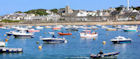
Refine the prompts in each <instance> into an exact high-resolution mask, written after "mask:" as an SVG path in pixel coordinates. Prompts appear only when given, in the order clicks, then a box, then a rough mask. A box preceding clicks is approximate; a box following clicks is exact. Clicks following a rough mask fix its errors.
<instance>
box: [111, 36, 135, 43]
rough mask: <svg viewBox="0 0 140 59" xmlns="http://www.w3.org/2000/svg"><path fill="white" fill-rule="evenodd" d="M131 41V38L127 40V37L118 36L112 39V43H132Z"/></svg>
mask: <svg viewBox="0 0 140 59" xmlns="http://www.w3.org/2000/svg"><path fill="white" fill-rule="evenodd" d="M131 41H132V40H131V39H130V38H125V37H122V36H118V37H115V38H114V39H111V42H113V43H131Z"/></svg>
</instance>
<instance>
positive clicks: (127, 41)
mask: <svg viewBox="0 0 140 59" xmlns="http://www.w3.org/2000/svg"><path fill="white" fill-rule="evenodd" d="M112 42H113V43H114V44H117V43H118V44H121V43H131V40H125V41H112Z"/></svg>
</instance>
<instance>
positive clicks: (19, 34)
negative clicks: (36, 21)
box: [12, 30, 33, 38]
mask: <svg viewBox="0 0 140 59" xmlns="http://www.w3.org/2000/svg"><path fill="white" fill-rule="evenodd" d="M12 34H13V36H14V37H15V38H33V33H28V32H27V31H23V30H21V31H19V32H13V33H12Z"/></svg>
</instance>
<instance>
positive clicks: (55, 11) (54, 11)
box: [50, 9, 58, 13]
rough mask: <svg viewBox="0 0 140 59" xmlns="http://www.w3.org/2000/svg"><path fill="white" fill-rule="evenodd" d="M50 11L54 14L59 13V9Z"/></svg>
mask: <svg viewBox="0 0 140 59" xmlns="http://www.w3.org/2000/svg"><path fill="white" fill-rule="evenodd" d="M50 11H51V12H53V13H57V12H58V9H51V10H50Z"/></svg>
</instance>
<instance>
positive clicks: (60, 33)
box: [58, 32, 72, 35]
mask: <svg viewBox="0 0 140 59" xmlns="http://www.w3.org/2000/svg"><path fill="white" fill-rule="evenodd" d="M58 34H59V35H72V33H62V32H58Z"/></svg>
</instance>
